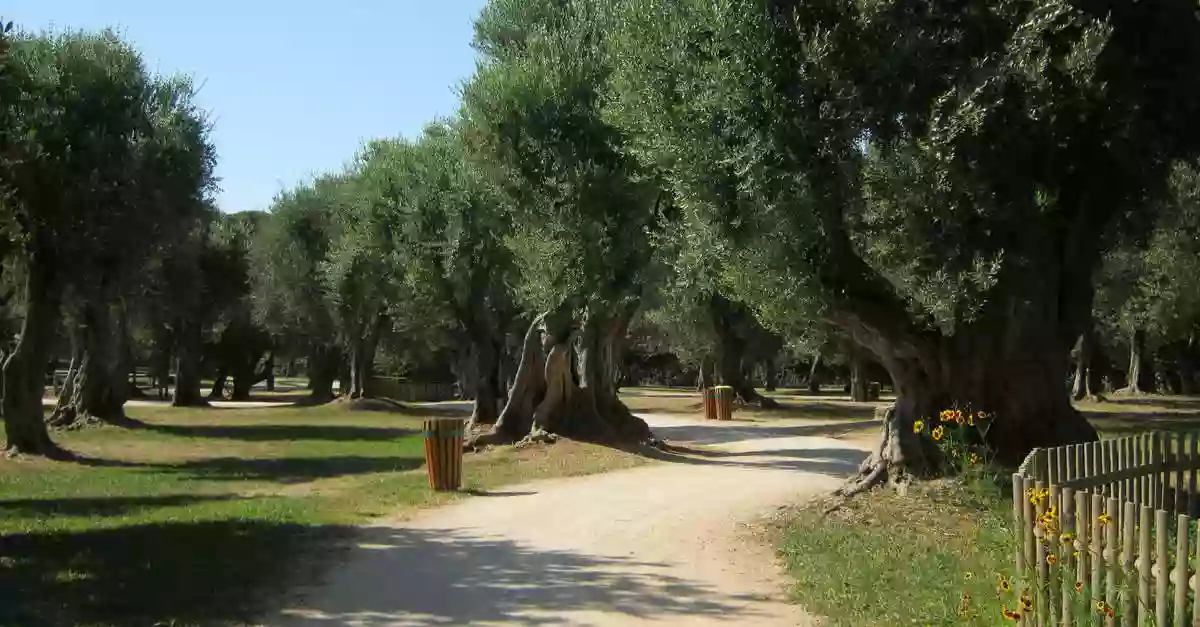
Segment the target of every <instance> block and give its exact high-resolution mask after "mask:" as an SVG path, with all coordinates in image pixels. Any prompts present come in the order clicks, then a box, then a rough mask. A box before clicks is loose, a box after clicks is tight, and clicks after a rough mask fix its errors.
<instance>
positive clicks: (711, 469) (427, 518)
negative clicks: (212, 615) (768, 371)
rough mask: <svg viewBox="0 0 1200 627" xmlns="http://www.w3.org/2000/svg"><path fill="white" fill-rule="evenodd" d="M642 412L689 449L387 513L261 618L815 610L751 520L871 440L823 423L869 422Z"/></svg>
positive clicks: (410, 623) (762, 621) (683, 618)
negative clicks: (790, 589) (789, 587)
mask: <svg viewBox="0 0 1200 627" xmlns="http://www.w3.org/2000/svg"><path fill="white" fill-rule="evenodd" d="M643 417H644V418H646V419H647V422H649V423H650V424H651V426H652V427H654V430H655V433H656V434H658V435H660V436H661V437H664V438H666V439H667V440H668V441H670V442H671V443H672V444H676V445H683V446H690V447H692V449H693V452H692V453H689V454H686V455H680V456H678V459H676V460H675V461H670V462H666V463H656V464H651V465H648V466H643V467H638V468H633V469H630V470H624V471H616V472H611V473H606V474H600V475H593V476H588V477H577V478H570V479H554V480H547V481H540V482H535V483H530V484H527V485H523V486H513V487H510V488H506V489H503V490H501V491H497V492H494V493H491V494H490V495H487V496H482V497H476V498H470V499H465V500H463V501H460V502H457V503H455V504H452V505H449V506H447V507H443V508H439V509H434V510H429V511H425V512H422V513H419V514H417V515H416V516H414V517H412V518H409V519H407V520H403V521H399V520H397V521H386V520H385V521H381V522H379V523H377V524H375V525H372V526H370V527H367V528H365V529H364V530H363V535H362V537H361V539H360V541H359V544H358V547H357V548H355V549H352V550H351V551H350V554H349V555H348V556H347V558H346V560H345V562H344V563H343V564H341V565H340V566H338V567H335V568H333V569H331V570H330V572H329V575H328V577H327V580H326V581H324V582H323V583H321V584H319V585H318V586H315V587H313V588H310V589H307V590H302V591H298V592H299V594H298V598H297V599H296V600H294V601H293V602H292V603H291V606H290V607H289V608H287V609H286V610H284V611H283V612H282V613H281V614H279V615H278V616H275V617H273V618H272V619H271V621H270V622H269V624H272V625H286V626H291V627H326V626H333V625H350V626H356V627H426V626H438V625H484V626H495V625H605V626H627V625H689V626H692V625H694V626H702V625H717V624H723V625H746V626H756V625H757V626H767V625H770V626H781V627H791V626H794V625H808V624H810V621H809V619H808V617H807V616H805V614H804V613H803V611H802V610H801V609H800V608H798V607H796V606H794V605H791V604H788V603H787V601H786V590H785V587H784V582H783V579H782V577H781V573H780V572H779V569H778V566H777V564H776V562H775V560H774V559H773V556H772V555H771V551H770V549H769V548H767V547H764V546H762V545H761V543H759V542H757V541H755V540H754V539H753V538H750V537H749V535H750V534H749V533H748V527H747V524H753V523H754V522H755V521H757V520H759V519H760V518H761V517H762V516H763V515H765V514H769V513H771V512H772V511H774V509H775V508H777V507H779V506H783V505H788V504H791V503H795V502H797V501H801V500H804V499H805V498H807V497H811V496H814V495H817V494H819V493H822V492H824V491H827V490H831V489H833V488H834V487H836V486H837V485H838V483H839V482H840V481H841V479H842V478H843V477H845V476H846V475H848V474H850V473H851V472H853V471H854V470H855V469H856V468H857V466H858V464H859V462H860V461H861V460H862V459H863V457H864V456H865V455H866V452H865V450H864V446H863V444H862V443H861V440H858V441H850V440H838V439H833V438H831V437H829V436H831V435H836V434H839V433H844V432H846V431H847V429H848V428H853V427H862V426H867V425H869V424H871V423H872V422H873V421H869V420H867V421H852V422H847V421H844V420H843V421H840V422H833V423H831V422H824V423H822V422H819V421H813V420H771V421H761V422H744V421H732V422H728V423H712V422H708V423H705V422H703V421H697V420H693V419H685V418H680V417H672V416H665V415H645V416H643Z"/></svg>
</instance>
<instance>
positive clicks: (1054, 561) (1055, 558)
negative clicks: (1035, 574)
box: [1046, 553, 1058, 566]
mask: <svg viewBox="0 0 1200 627" xmlns="http://www.w3.org/2000/svg"><path fill="white" fill-rule="evenodd" d="M1046 563H1047V564H1049V565H1051V566H1053V565H1055V564H1057V563H1058V556H1057V555H1055V554H1053V553H1051V554H1049V555H1047V556H1046Z"/></svg>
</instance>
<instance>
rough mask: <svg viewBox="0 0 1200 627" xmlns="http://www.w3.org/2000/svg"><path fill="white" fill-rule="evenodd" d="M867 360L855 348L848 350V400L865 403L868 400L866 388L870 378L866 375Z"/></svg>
mask: <svg viewBox="0 0 1200 627" xmlns="http://www.w3.org/2000/svg"><path fill="white" fill-rule="evenodd" d="M867 366H868V363H867V359H866V356H865V355H863V354H862V351H861V350H859V349H857V348H851V349H850V400H852V401H856V402H859V403H865V402H867V401H868V400H870V398H869V394H868V392H867V386H868V384H869V383H870V377H869V376H868V375H867Z"/></svg>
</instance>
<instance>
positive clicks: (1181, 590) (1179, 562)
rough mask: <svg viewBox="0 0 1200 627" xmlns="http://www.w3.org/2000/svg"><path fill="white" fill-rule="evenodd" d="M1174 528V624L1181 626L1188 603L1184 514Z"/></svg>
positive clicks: (1185, 519) (1186, 521)
mask: <svg viewBox="0 0 1200 627" xmlns="http://www.w3.org/2000/svg"><path fill="white" fill-rule="evenodd" d="M1175 520H1176V525H1177V526H1176V528H1175V578H1174V579H1175V623H1176V624H1181V623H1182V622H1183V617H1184V616H1186V612H1187V601H1188V574H1189V573H1188V556H1189V552H1188V523H1189V522H1191V519H1189V518H1188V517H1187V516H1186V515H1184V514H1179V515H1178V516H1177V517H1176V519H1175Z"/></svg>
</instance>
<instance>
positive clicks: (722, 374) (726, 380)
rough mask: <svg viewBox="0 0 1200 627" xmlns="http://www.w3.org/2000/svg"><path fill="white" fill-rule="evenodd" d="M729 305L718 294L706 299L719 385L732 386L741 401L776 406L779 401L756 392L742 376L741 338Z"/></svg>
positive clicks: (767, 406) (742, 344)
mask: <svg viewBox="0 0 1200 627" xmlns="http://www.w3.org/2000/svg"><path fill="white" fill-rule="evenodd" d="M732 307H733V304H732V303H730V302H729V300H728V299H726V298H725V297H724V296H721V295H720V294H713V295H712V297H711V298H710V299H709V313H710V314H711V316H712V324H713V330H714V331H715V334H716V339H717V343H716V351H715V353H716V374H717V378H718V380H719V381H720V383H721V385H728V386H729V387H731V388H733V391H734V394H736V395H737V397H738V398H740V399H742V402H745V403H749V404H756V405H758V406H760V407H762V408H764V409H770V408H774V407H778V406H779V403H777V402H775V399H772V398H768V397H766V396H763V395H761V394H759V393H758V391H757V390H755V389H754V386H753V385H752V384H751V383H750V382H749V381H747V380H746V377H745V375H744V372H743V371H742V360H743V358H744V357H745V341H744V340H743V339H742V338H739V337H738V336H737V334H736V333H735V332H734V329H733V322H734V321H733V312H732Z"/></svg>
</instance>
